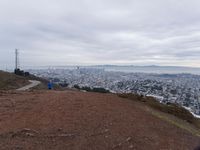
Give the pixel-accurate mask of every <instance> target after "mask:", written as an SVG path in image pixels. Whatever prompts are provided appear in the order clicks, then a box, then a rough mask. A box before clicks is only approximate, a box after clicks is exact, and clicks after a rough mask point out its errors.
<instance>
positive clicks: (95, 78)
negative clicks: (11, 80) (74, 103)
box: [29, 67, 200, 115]
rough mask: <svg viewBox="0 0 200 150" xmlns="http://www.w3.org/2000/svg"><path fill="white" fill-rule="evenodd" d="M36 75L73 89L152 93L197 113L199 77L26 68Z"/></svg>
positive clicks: (199, 93)
mask: <svg viewBox="0 0 200 150" xmlns="http://www.w3.org/2000/svg"><path fill="white" fill-rule="evenodd" d="M29 71H30V72H31V73H33V74H34V75H36V76H39V77H42V78H47V79H50V80H52V82H54V83H56V84H62V85H66V86H68V87H70V88H73V87H74V86H75V85H78V86H80V87H90V88H105V89H106V90H109V91H110V92H113V93H137V94H141V95H144V96H153V97H155V98H156V99H157V100H159V101H160V102H162V103H168V102H170V103H177V104H179V105H181V106H184V107H185V108H188V109H190V111H191V112H192V113H193V114H194V115H200V76H199V75H192V74H152V73H125V72H114V71H105V70H104V69H103V68H101V69H99V68H79V67H77V68H76V69H41V70H39V69H38V70H29Z"/></svg>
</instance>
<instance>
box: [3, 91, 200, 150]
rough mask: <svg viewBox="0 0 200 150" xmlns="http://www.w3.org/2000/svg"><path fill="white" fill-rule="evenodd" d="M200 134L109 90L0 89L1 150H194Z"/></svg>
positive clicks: (199, 141) (199, 139)
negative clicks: (3, 91)
mask: <svg viewBox="0 0 200 150" xmlns="http://www.w3.org/2000/svg"><path fill="white" fill-rule="evenodd" d="M198 144H200V138H199V137H197V136H193V135H192V134H191V133H189V132H188V131H186V130H183V129H180V128H178V127H176V126H174V125H172V124H170V123H168V122H166V121H163V120H162V119H160V118H157V117H155V116H154V115H152V114H151V113H149V112H148V111H145V109H144V106H143V105H142V104H140V103H137V102H134V101H129V100H125V99H122V98H119V97H117V96H116V95H113V94H98V93H84V92H76V91H35V92H24V93H23V92H19V93H18V92H13V93H0V149H1V150H15V149H16V150H36V149H37V150H129V149H133V150H147V149H148V150H193V149H194V148H195V147H196V146H198Z"/></svg>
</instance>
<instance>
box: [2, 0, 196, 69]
mask: <svg viewBox="0 0 200 150" xmlns="http://www.w3.org/2000/svg"><path fill="white" fill-rule="evenodd" d="M0 6H1V10H0V52H1V55H0V68H5V67H10V66H13V63H14V50H15V48H18V49H19V51H20V65H21V66H65V65H101V64H102V65H103V64H112V65H161V66H190V67H200V9H199V8H200V1H198V0H182V1H175V0H165V1H160V0H125V1H124V0H73V1H70V0H34V1H33V0H20V1H14V0H6V1H3V0H0Z"/></svg>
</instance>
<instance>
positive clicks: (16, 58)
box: [15, 49, 19, 70]
mask: <svg viewBox="0 0 200 150" xmlns="http://www.w3.org/2000/svg"><path fill="white" fill-rule="evenodd" d="M15 69H16V70H17V69H19V50H18V49H15Z"/></svg>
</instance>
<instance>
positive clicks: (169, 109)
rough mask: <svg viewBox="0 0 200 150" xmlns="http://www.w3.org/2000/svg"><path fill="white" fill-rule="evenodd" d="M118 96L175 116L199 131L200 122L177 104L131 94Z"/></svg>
mask: <svg viewBox="0 0 200 150" xmlns="http://www.w3.org/2000/svg"><path fill="white" fill-rule="evenodd" d="M118 96H119V97H123V98H127V99H130V100H134V101H139V102H142V103H144V104H145V105H147V106H149V107H151V108H153V109H155V110H159V111H161V112H164V113H168V114H171V115H174V116H176V117H177V118H180V119H182V120H185V121H187V122H188V123H190V124H193V125H195V126H196V127H198V128H199V129H200V120H199V119H197V118H195V117H194V116H193V115H192V114H191V113H190V112H189V111H188V110H186V109H185V108H183V107H181V106H179V105H177V104H172V103H169V104H162V103H160V102H158V101H157V100H156V99H155V98H153V97H144V96H140V95H137V94H132V93H128V94H118Z"/></svg>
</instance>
